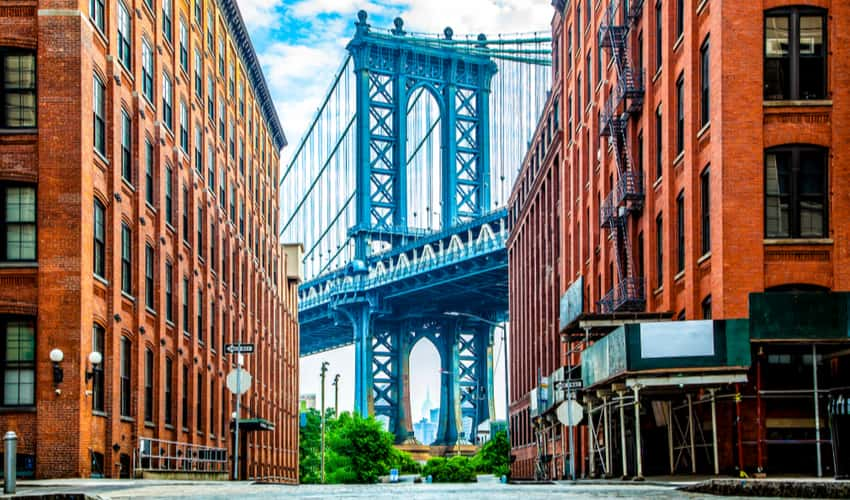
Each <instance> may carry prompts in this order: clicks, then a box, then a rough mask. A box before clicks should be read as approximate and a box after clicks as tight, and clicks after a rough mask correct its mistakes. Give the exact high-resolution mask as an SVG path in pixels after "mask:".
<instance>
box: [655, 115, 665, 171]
mask: <svg viewBox="0 0 850 500" xmlns="http://www.w3.org/2000/svg"><path fill="white" fill-rule="evenodd" d="M663 147H664V127H663V123H662V121H661V104H659V105H658V109H656V110H655V178H656V179H660V178H661V176H662V175H663V174H664V151H663V150H662V148H663Z"/></svg>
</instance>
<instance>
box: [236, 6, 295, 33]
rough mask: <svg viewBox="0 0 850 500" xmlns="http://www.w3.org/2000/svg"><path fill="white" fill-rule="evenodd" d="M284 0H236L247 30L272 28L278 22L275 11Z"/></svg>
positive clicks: (278, 17)
mask: <svg viewBox="0 0 850 500" xmlns="http://www.w3.org/2000/svg"><path fill="white" fill-rule="evenodd" d="M283 1H285V0H237V3H238V4H239V12H241V13H242V19H244V20H245V25H246V26H247V27H248V29H249V30H256V29H261V28H272V27H274V26H276V25H277V24H278V23H279V22H280V16H279V15H278V13H277V10H278V8H279V7H280V6H281V3H282V2H283Z"/></svg>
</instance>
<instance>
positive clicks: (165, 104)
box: [162, 73, 174, 130]
mask: <svg viewBox="0 0 850 500" xmlns="http://www.w3.org/2000/svg"><path fill="white" fill-rule="evenodd" d="M171 93H172V88H171V78H169V77H168V74H166V73H163V74H162V121H163V122H165V126H166V127H167V128H168V130H171V129H172V125H173V123H174V121H173V120H174V117H173V110H172V107H171V103H172V102H173V101H172V95H171Z"/></svg>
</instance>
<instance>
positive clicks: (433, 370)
mask: <svg viewBox="0 0 850 500" xmlns="http://www.w3.org/2000/svg"><path fill="white" fill-rule="evenodd" d="M413 342H414V343H413V346H412V347H411V348H410V351H409V353H408V355H407V356H408V363H409V367H410V372H409V373H410V375H409V386H410V390H409V391H408V394H407V397H408V402H407V404H408V407H409V408H410V410H411V411H410V418H411V421H412V422H411V423H412V427H413V432H414V434H416V439H417V440H418V441H419V442H420V443H422V444H426V445H430V444H431V443H432V442H434V441H435V440H436V437H437V425H439V422H440V412H442V411H444V408H442V405H441V398H442V393H443V391H444V390H445V388H444V387H443V384H442V378H443V376H442V370H441V368H440V367H441V365H442V357H441V355H440V350H439V349H438V348H437V345H436V344H435V343H434V341H433V340H432V339H431V338H429V337H428V336H421V337H419V338H417V339H415V340H414V341H413ZM431 388H435V390H433V391H432V390H431ZM433 409H436V410H438V411H437V412H436V415H434V417H433V418H432V416H431V412H430V410H433ZM423 420H424V422H423Z"/></svg>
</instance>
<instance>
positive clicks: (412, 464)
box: [389, 448, 422, 474]
mask: <svg viewBox="0 0 850 500" xmlns="http://www.w3.org/2000/svg"><path fill="white" fill-rule="evenodd" d="M389 464H390V468H391V469H398V472H399V474H419V473H420V472H422V466H421V465H419V462H417V461H416V460H413V457H411V456H410V453H407V452H406V451H401V450H399V449H397V448H393V449H392V452H391V454H390V460H389Z"/></svg>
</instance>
